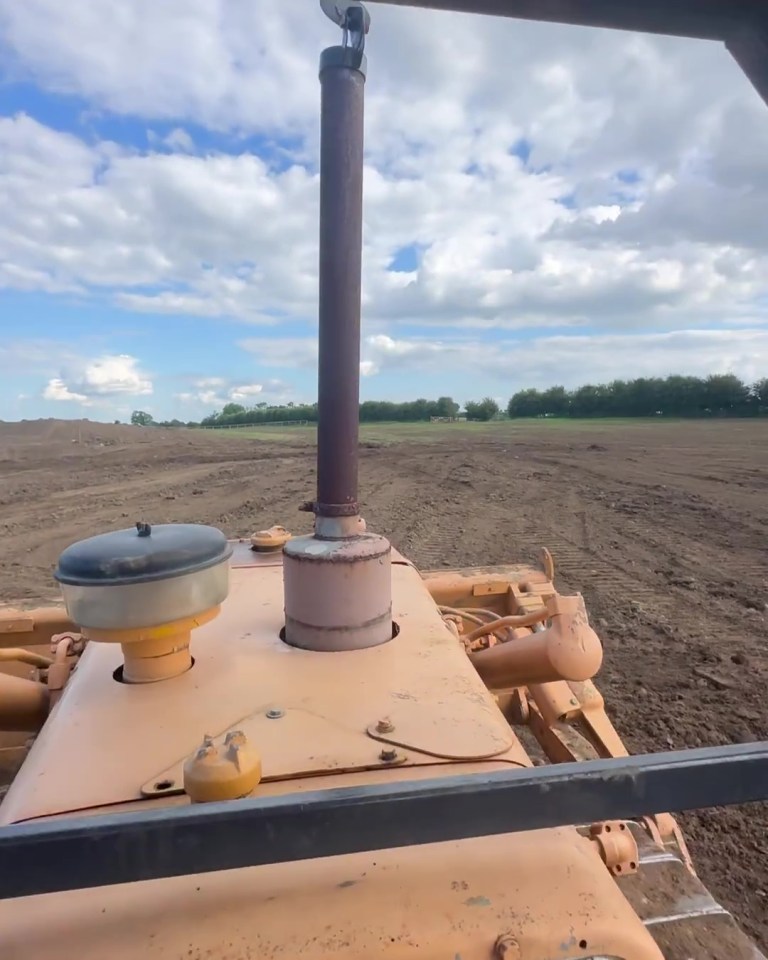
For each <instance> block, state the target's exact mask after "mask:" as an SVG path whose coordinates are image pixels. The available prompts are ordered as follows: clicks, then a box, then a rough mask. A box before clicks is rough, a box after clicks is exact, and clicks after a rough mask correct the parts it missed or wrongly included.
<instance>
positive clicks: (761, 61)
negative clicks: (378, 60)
mask: <svg viewBox="0 0 768 960" xmlns="http://www.w3.org/2000/svg"><path fill="white" fill-rule="evenodd" d="M378 2H383V3H394V4H397V5H398V6H408V7H430V8H432V9H434V10H454V11H461V12H463V13H485V14H491V15H495V16H499V17H517V18H520V19H525V20H547V21H550V22H551V23H570V24H576V25H579V26H587V27H610V28H614V29H617V30H638V31H642V32H647V33H667V34H671V35H673V36H678V37H697V38H700V39H705V40H721V41H723V42H724V43H725V45H726V46H727V48H728V49H729V50H730V52H731V53H732V54H733V56H734V57H735V58H736V60H737V62H738V64H739V66H740V67H741V69H742V70H743V71H744V73H746V75H747V76H748V77H749V79H750V80H751V81H752V83H753V84H754V85H755V87H756V89H757V91H758V93H759V94H760V95H761V97H762V98H763V100H765V101H766V103H768V0H378Z"/></svg>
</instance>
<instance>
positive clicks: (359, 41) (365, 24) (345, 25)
mask: <svg viewBox="0 0 768 960" xmlns="http://www.w3.org/2000/svg"><path fill="white" fill-rule="evenodd" d="M320 7H321V9H322V11H323V13H324V14H325V15H326V17H328V18H329V20H333V22H334V23H335V24H336V26H337V27H341V29H342V30H343V31H344V39H343V41H342V43H343V46H345V47H350V48H351V49H352V50H355V51H357V52H358V53H362V52H363V50H364V49H365V35H366V34H367V33H368V30H369V29H370V26H371V15H370V14H369V13H368V11H367V10H366V8H365V7H364V6H363V4H362V3H360V2H359V0H320Z"/></svg>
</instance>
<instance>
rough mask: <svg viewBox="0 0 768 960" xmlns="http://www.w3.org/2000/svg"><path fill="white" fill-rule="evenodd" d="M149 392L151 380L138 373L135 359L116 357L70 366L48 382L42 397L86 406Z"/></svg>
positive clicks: (99, 358) (81, 362)
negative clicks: (70, 401)
mask: <svg viewBox="0 0 768 960" xmlns="http://www.w3.org/2000/svg"><path fill="white" fill-rule="evenodd" d="M152 391H153V385H152V380H151V379H150V378H149V376H148V375H147V374H146V373H144V372H143V371H142V370H141V368H140V367H139V361H138V360H137V359H136V357H131V356H128V355H127V354H120V355H106V356H102V357H95V358H93V359H91V360H83V361H79V362H73V363H71V364H70V366H69V368H68V370H67V371H65V372H63V373H62V374H61V375H60V376H58V377H52V378H51V379H50V380H49V381H48V383H47V384H46V386H45V388H44V389H43V398H44V399H46V400H72V401H75V402H77V403H81V404H83V405H85V406H87V405H91V404H94V403H107V404H108V403H110V402H111V401H113V400H114V399H116V398H119V397H122V396H127V397H139V396H147V395H148V394H151V393H152Z"/></svg>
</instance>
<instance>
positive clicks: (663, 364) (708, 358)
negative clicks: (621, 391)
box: [364, 328, 768, 396]
mask: <svg viewBox="0 0 768 960" xmlns="http://www.w3.org/2000/svg"><path fill="white" fill-rule="evenodd" d="M364 352H366V354H367V355H368V357H369V358H370V359H369V362H370V363H371V364H372V365H373V366H375V369H376V372H378V373H380V374H386V373H390V374H391V373H397V372H399V371H403V370H409V369H417V370H418V371H419V372H420V373H422V374H424V375H430V376H432V375H434V373H435V372H443V373H444V374H445V378H446V381H445V382H446V384H450V385H452V389H453V390H454V392H460V391H461V390H463V391H464V392H466V394H467V396H473V395H477V394H479V393H482V392H483V391H484V390H487V389H488V387H487V383H488V379H489V378H490V379H492V380H493V382H494V384H495V387H494V389H495V390H496V389H501V388H502V387H503V390H502V393H503V391H504V390H506V391H508V392H509V394H511V393H513V392H515V391H516V390H518V389H521V388H523V387H529V386H533V387H548V386H552V385H553V384H555V383H558V384H562V385H563V386H567V387H577V386H581V385H582V384H585V383H607V382H609V381H611V380H614V379H632V378H633V377H641V376H649V377H652V376H668V375H670V374H676V373H680V374H687V375H694V376H706V375H708V374H710V373H735V374H737V375H738V376H740V377H741V378H742V379H744V380H745V381H746V382H747V383H750V382H754V381H755V380H757V379H759V378H760V377H763V376H765V371H766V369H768V330H763V329H750V328H747V329H733V330H707V329H703V330H681V331H670V332H665V333H649V334H642V333H629V334H603V335H593V336H573V335H572V336H543V337H535V338H532V339H526V340H502V341H493V342H488V341H485V342H484V341H482V340H472V339H463V340H462V341H459V342H454V341H445V340H444V341H426V340H415V339H414V340H392V339H391V338H389V337H372V338H370V339H369V340H368V342H367V344H366V346H365V348H364ZM478 371H481V375H479V374H478Z"/></svg>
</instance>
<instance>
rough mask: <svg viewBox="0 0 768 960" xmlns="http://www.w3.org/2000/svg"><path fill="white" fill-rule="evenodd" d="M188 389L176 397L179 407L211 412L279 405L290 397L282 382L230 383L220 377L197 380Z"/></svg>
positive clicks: (285, 385)
mask: <svg viewBox="0 0 768 960" xmlns="http://www.w3.org/2000/svg"><path fill="white" fill-rule="evenodd" d="M191 386H192V389H190V390H186V391H183V392H182V393H177V394H176V399H178V400H181V401H182V403H186V404H193V405H195V406H196V407H202V408H206V409H207V410H212V409H214V408H221V407H223V406H225V405H226V404H227V403H240V404H242V405H243V406H246V407H248V406H253V405H254V404H256V403H261V402H264V403H270V404H275V405H277V404H280V403H284V402H287V401H288V400H289V399H291V397H292V390H291V388H290V387H289V386H288V384H286V383H283V381H282V380H274V379H270V380H265V381H264V382H263V383H242V382H230V381H228V380H226V379H225V378H224V377H200V378H198V379H196V380H194V381H193V382H192V385H191Z"/></svg>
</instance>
